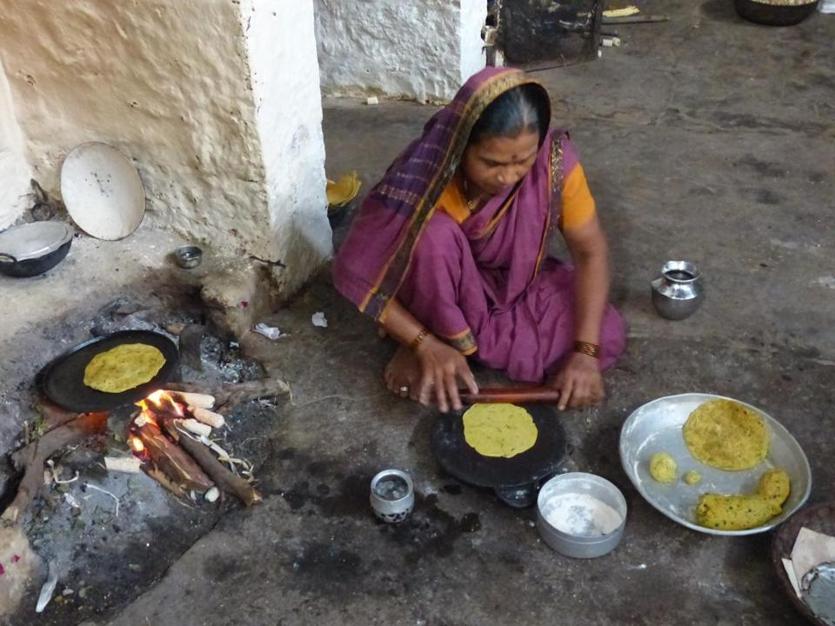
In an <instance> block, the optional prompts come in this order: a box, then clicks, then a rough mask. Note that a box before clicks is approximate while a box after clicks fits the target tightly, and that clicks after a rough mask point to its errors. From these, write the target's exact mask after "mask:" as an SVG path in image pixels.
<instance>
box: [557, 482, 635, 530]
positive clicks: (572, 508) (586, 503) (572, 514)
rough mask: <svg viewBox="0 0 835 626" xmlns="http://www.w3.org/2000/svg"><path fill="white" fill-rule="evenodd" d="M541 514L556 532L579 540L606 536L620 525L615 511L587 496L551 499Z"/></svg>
mask: <svg viewBox="0 0 835 626" xmlns="http://www.w3.org/2000/svg"><path fill="white" fill-rule="evenodd" d="M542 514H543V516H544V517H545V519H546V520H547V521H548V523H549V524H551V526H553V527H554V528H556V529H557V530H559V531H561V532H564V533H566V534H568V535H575V536H580V537H600V536H602V535H608V534H609V533H611V532H614V531H615V530H617V528H618V526H620V525H621V523H622V522H623V517H622V516H621V514H620V513H618V512H617V511H616V510H615V509H613V508H612V507H611V506H609V505H608V504H606V503H605V502H602V501H601V500H598V499H597V498H595V497H594V496H590V495H588V494H586V493H562V494H559V495H557V496H554V497H553V498H551V499H550V500H549V501H548V502H547V503H546V505H545V506H544V507H543V510H542Z"/></svg>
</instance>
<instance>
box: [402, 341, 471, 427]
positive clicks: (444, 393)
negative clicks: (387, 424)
mask: <svg viewBox="0 0 835 626" xmlns="http://www.w3.org/2000/svg"><path fill="white" fill-rule="evenodd" d="M415 354H416V355H417V358H418V361H420V384H419V385H418V388H417V389H413V390H410V391H411V394H410V395H411V398H412V400H416V401H417V402H420V403H421V404H422V405H424V406H428V405H429V404H430V403H431V402H432V399H433V395H434V399H435V401H436V402H437V404H438V408H439V409H440V410H441V412H442V413H446V412H447V411H448V410H449V407H450V405H452V408H453V409H454V410H456V411H458V410H460V409H461V408H462V404H461V396H460V395H459V394H458V386H459V381H460V382H461V383H463V386H464V387H466V388H467V389H469V390H470V392H471V393H478V385H477V384H476V382H475V378H474V377H473V373H472V372H471V371H470V366H469V364H468V363H467V358H466V357H465V356H464V355H462V354H461V353H460V352H458V350H456V349H455V348H453V347H452V346H450V345H448V344H446V343H444V342H443V341H441V340H440V339H438V338H437V337H434V336H432V335H429V336H427V337H426V339H424V340H423V341H421V342H420V345H418V347H417V348H416V349H415ZM433 390H434V394H433Z"/></svg>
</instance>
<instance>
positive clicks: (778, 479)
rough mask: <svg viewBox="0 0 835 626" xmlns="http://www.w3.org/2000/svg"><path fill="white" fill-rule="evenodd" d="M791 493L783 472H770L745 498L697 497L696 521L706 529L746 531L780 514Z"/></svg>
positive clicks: (773, 470)
mask: <svg viewBox="0 0 835 626" xmlns="http://www.w3.org/2000/svg"><path fill="white" fill-rule="evenodd" d="M790 493H791V479H790V478H789V475H788V474H787V473H786V471H785V470H782V469H777V468H775V469H771V470H768V471H767V472H766V473H764V474H763V475H762V476H761V477H760V481H759V483H758V484H757V490H756V491H755V492H754V493H752V494H749V495H739V496H736V495H735V496H726V495H722V494H718V493H706V494H703V495H702V496H700V497H699V503H698V505H697V506H696V521H697V522H698V523H699V524H700V525H702V526H706V527H707V528H717V529H719V530H746V529H748V528H756V527H757V526H762V525H763V524H765V523H766V522H767V521H768V520H770V519H771V518H772V517H776V516H777V515H780V513H782V512H783V503H785V501H786V500H787V499H788V497H789V494H790Z"/></svg>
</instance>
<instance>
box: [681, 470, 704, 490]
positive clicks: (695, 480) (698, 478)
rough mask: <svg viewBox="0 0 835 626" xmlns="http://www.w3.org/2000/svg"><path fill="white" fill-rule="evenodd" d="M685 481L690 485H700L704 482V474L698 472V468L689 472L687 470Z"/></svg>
mask: <svg viewBox="0 0 835 626" xmlns="http://www.w3.org/2000/svg"><path fill="white" fill-rule="evenodd" d="M684 482H685V483H687V484H688V485H690V486H691V487H692V486H693V485H698V484H699V483H700V482H702V475H701V474H699V472H697V471H696V470H690V471H689V472H686V473H685V474H684Z"/></svg>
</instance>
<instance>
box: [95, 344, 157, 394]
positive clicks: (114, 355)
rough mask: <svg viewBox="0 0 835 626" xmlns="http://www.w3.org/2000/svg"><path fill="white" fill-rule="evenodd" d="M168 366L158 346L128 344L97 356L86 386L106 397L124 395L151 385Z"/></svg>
mask: <svg viewBox="0 0 835 626" xmlns="http://www.w3.org/2000/svg"><path fill="white" fill-rule="evenodd" d="M163 365H165V357H164V356H163V354H162V352H160V351H159V350H158V349H157V348H155V347H154V346H149V345H147V344H144V343H126V344H124V345H121V346H116V347H115V348H112V349H111V350H107V351H106V352H101V353H99V354H97V355H96V356H94V357H93V358H92V359H91V360H90V362H89V363H88V364H87V367H85V368H84V384H85V385H87V386H88V387H92V388H93V389H96V390H98V391H104V392H105V393H121V392H123V391H127V390H128V389H133V388H134V387H138V386H139V385H142V384H145V383H147V382H148V381H149V380H151V379H152V378H153V377H154V376H156V375H157V372H159V371H160V370H161V369H162V366H163Z"/></svg>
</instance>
